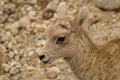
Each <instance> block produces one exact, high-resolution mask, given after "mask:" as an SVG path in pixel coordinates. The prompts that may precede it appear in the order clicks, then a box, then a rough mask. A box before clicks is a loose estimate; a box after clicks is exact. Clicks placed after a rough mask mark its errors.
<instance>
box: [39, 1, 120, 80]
mask: <svg viewBox="0 0 120 80" xmlns="http://www.w3.org/2000/svg"><path fill="white" fill-rule="evenodd" d="M65 6H66V5H65V3H64V2H62V3H61V4H60V5H59V6H58V11H57V12H58V15H59V17H58V18H56V19H54V20H53V21H51V23H50V24H49V26H48V28H47V30H46V44H45V46H44V48H43V50H42V52H41V55H45V56H44V57H40V59H41V61H43V62H45V63H46V61H47V63H49V62H52V61H54V60H55V59H57V58H59V57H63V58H64V59H65V60H66V61H67V62H68V63H69V65H70V66H71V69H72V70H73V72H74V73H75V74H76V76H77V77H78V78H79V79H80V80H120V39H115V40H112V41H109V42H108V43H106V44H104V45H100V46H95V45H94V44H93V43H92V41H91V40H90V39H89V37H88V36H87V34H86V33H85V31H84V30H83V29H82V27H84V26H85V25H86V21H87V18H88V17H89V9H88V8H86V7H84V8H82V9H81V10H80V11H78V12H77V14H76V15H75V16H74V19H71V18H70V17H69V16H68V15H67V8H66V7H65ZM61 8H64V9H61ZM60 10H61V11H60ZM59 12H60V13H59ZM61 12H62V13H61ZM61 37H62V38H63V37H64V38H65V39H64V40H61V39H60V38H61ZM41 55H40V56H41Z"/></svg>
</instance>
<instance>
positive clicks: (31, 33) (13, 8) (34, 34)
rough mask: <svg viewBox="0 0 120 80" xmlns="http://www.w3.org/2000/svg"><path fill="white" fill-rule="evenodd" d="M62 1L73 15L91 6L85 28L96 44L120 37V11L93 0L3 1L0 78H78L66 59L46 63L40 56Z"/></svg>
mask: <svg viewBox="0 0 120 80" xmlns="http://www.w3.org/2000/svg"><path fill="white" fill-rule="evenodd" d="M61 1H65V2H66V3H67V5H68V7H69V12H68V13H69V14H70V15H71V16H72V15H74V14H75V13H76V12H77V10H79V9H80V8H81V7H83V6H86V7H89V9H90V12H91V13H90V15H91V17H90V19H89V20H88V25H86V26H85V27H84V29H85V30H86V32H87V34H88V35H89V36H90V38H91V40H92V41H93V42H94V43H95V44H96V45H100V44H103V43H105V42H107V41H109V40H111V39H113V38H116V37H119V34H120V22H119V21H120V13H119V11H105V10H102V9H99V8H98V7H96V6H95V5H94V3H92V2H90V1H89V0H0V54H3V56H4V57H1V60H2V62H1V63H2V66H3V68H2V69H1V71H2V72H1V75H0V80H78V79H77V78H76V77H75V76H74V75H73V73H72V71H71V70H70V68H69V66H68V64H67V63H66V62H65V61H64V60H63V59H58V60H57V61H56V62H55V63H53V64H49V65H44V64H43V63H42V62H41V61H40V60H39V58H38V55H39V53H40V51H41V48H42V47H43V45H44V43H45V35H44V31H45V29H46V27H47V25H48V24H49V23H50V19H52V18H54V17H56V16H57V14H56V8H57V6H58V4H59V3H60V2H61ZM0 56H2V55H0Z"/></svg>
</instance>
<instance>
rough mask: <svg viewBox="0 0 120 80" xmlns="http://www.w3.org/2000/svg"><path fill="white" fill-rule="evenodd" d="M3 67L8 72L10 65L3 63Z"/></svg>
mask: <svg viewBox="0 0 120 80" xmlns="http://www.w3.org/2000/svg"><path fill="white" fill-rule="evenodd" d="M3 68H4V71H5V72H8V71H9V70H10V68H11V66H10V65H8V64H3Z"/></svg>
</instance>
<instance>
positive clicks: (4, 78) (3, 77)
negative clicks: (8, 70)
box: [0, 75, 10, 80]
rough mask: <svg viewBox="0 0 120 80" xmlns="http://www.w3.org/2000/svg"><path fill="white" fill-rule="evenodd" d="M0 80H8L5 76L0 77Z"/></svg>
mask: <svg viewBox="0 0 120 80" xmlns="http://www.w3.org/2000/svg"><path fill="white" fill-rule="evenodd" d="M0 80H10V78H9V76H7V75H2V76H0Z"/></svg>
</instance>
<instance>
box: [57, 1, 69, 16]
mask: <svg viewBox="0 0 120 80" xmlns="http://www.w3.org/2000/svg"><path fill="white" fill-rule="evenodd" d="M67 12H68V6H67V5H66V3H65V2H61V3H60V4H59V5H58V7H57V14H58V16H59V17H64V16H66V15H67Z"/></svg>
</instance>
